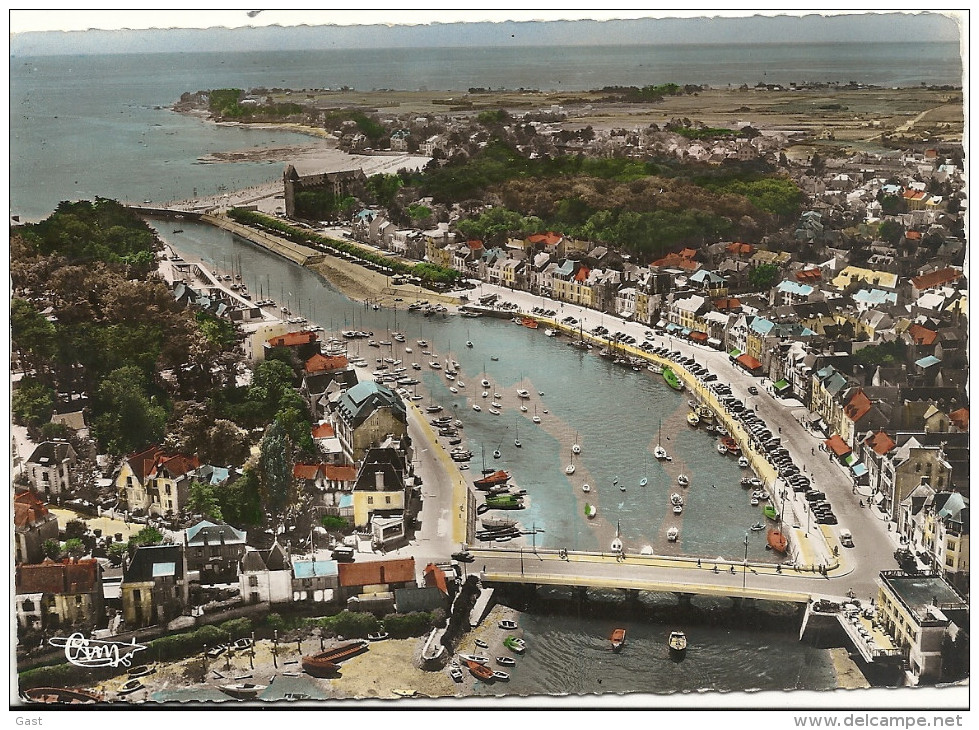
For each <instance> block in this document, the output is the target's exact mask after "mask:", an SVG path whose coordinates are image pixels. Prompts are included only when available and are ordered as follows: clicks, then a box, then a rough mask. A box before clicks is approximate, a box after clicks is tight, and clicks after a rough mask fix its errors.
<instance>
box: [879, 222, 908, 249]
mask: <svg viewBox="0 0 979 730" xmlns="http://www.w3.org/2000/svg"><path fill="white" fill-rule="evenodd" d="M877 235H878V236H880V238H881V240H882V241H886V242H887V243H889V244H891V245H892V246H896V245H897V244H898V243H899V242H900V241H901V239H902V238H904V226H902V225H901V224H900V223H898V222H897V221H895V220H886V221H881V224H880V225H879V226H877Z"/></svg>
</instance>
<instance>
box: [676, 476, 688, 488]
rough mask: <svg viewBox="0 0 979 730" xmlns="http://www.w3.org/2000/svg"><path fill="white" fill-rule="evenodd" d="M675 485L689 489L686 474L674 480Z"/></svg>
mask: <svg viewBox="0 0 979 730" xmlns="http://www.w3.org/2000/svg"><path fill="white" fill-rule="evenodd" d="M676 483H677V484H679V485H680V486H681V487H689V486H690V477H688V476H687V475H686V474H680V475H679V476H678V477H677V478H676Z"/></svg>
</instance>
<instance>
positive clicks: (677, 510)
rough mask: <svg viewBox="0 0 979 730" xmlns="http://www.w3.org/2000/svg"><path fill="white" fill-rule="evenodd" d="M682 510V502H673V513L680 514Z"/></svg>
mask: <svg viewBox="0 0 979 730" xmlns="http://www.w3.org/2000/svg"><path fill="white" fill-rule="evenodd" d="M682 512H683V505H682V504H675V505H673V514H675V515H678V514H680V513H682Z"/></svg>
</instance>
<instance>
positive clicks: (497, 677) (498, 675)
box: [493, 671, 510, 682]
mask: <svg viewBox="0 0 979 730" xmlns="http://www.w3.org/2000/svg"><path fill="white" fill-rule="evenodd" d="M493 681H495V682H509V681H510V675H509V674H507V673H506V672H500V671H496V672H493Z"/></svg>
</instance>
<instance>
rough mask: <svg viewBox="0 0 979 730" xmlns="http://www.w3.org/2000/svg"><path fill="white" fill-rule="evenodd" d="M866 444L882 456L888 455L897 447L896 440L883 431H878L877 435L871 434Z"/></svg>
mask: <svg viewBox="0 0 979 730" xmlns="http://www.w3.org/2000/svg"><path fill="white" fill-rule="evenodd" d="M864 443H865V444H868V445H869V446H870V448H872V449H873V450H874V451H875V452H876V453H878V454H880V455H881V456H883V455H884V454H886V453H887V452H888V451H890V450H891V449H893V448H894V446H895V443H894V439H892V438H891V437H890V436H888V435H887V434H886V433H884V432H883V431H878V432H877V433H874V434H871V435H870V436H868V437H867V438H866V440H865V441H864Z"/></svg>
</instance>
